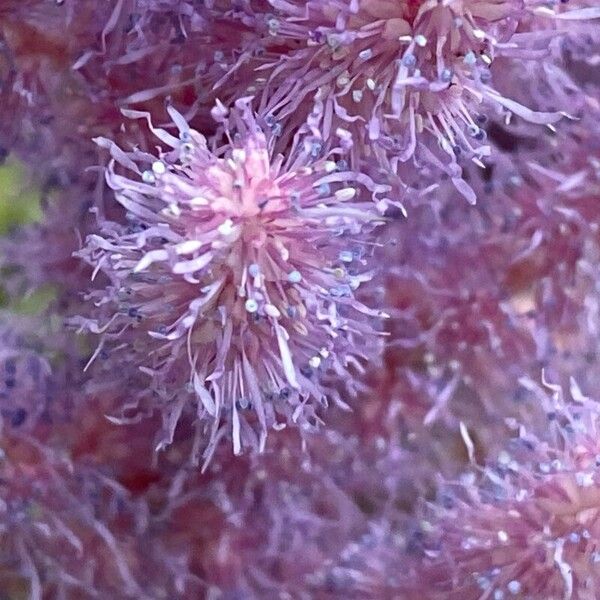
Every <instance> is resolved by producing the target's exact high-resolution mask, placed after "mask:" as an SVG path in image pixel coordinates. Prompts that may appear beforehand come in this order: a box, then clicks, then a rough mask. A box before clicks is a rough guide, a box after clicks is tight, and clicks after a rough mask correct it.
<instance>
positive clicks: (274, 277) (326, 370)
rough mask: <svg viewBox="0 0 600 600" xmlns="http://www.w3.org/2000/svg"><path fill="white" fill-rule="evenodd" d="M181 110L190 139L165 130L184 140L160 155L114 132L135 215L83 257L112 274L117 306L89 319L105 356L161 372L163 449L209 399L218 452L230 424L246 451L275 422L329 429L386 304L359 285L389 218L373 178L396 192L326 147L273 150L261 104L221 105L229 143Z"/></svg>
mask: <svg viewBox="0 0 600 600" xmlns="http://www.w3.org/2000/svg"><path fill="white" fill-rule="evenodd" d="M169 110H170V114H171V116H172V118H173V120H174V122H175V123H176V124H177V127H178V129H179V137H174V136H173V135H171V134H170V133H168V132H167V131H166V130H163V129H155V128H153V127H152V125H150V126H151V128H152V129H153V131H154V133H155V134H156V135H157V136H158V137H159V138H160V140H161V141H162V142H163V144H165V145H166V146H168V147H169V149H168V151H163V152H160V153H159V155H158V156H157V157H154V156H151V155H149V154H145V153H141V152H134V153H129V154H127V153H125V152H123V151H122V150H120V149H119V148H118V147H117V146H116V145H114V144H112V143H111V142H108V141H107V140H103V139H100V140H98V143H100V144H101V145H104V146H107V147H109V148H110V150H111V154H112V157H113V160H112V161H111V163H110V166H109V168H108V171H107V176H106V177H107V181H108V184H109V185H110V187H111V188H112V189H113V190H114V191H115V194H116V198H117V200H118V201H119V202H120V204H121V205H122V206H123V207H124V208H125V209H126V210H127V216H128V219H129V221H130V224H129V225H127V226H122V225H119V224H117V223H113V222H105V223H103V224H102V235H92V236H90V237H89V239H88V241H87V245H86V247H85V249H84V250H83V251H82V252H81V255H82V256H83V257H84V258H85V259H86V260H87V261H89V262H90V264H92V265H93V266H94V268H95V272H98V271H102V272H103V273H105V274H106V275H107V276H108V279H109V281H110V283H109V285H108V286H107V287H106V289H105V290H103V291H100V292H93V293H92V294H91V298H92V299H93V300H94V302H95V303H96V305H97V306H98V307H99V311H100V312H101V313H102V315H101V316H99V318H98V319H96V320H94V321H89V320H86V319H80V320H79V323H81V324H82V325H83V326H84V327H87V328H89V329H91V330H92V331H94V332H96V333H99V334H101V336H102V338H101V340H102V341H101V343H100V347H99V348H98V351H97V352H96V354H95V356H100V355H103V356H106V355H107V353H110V354H111V359H112V360H111V363H110V364H112V365H113V366H114V365H120V364H124V363H129V364H133V365H135V366H136V367H139V369H140V370H141V371H142V372H143V373H145V374H146V375H147V376H148V377H149V379H150V385H149V387H148V388H147V390H148V392H149V393H151V394H154V396H155V398H158V399H159V401H160V402H161V403H162V408H163V411H164V415H165V427H166V433H165V435H164V436H163V438H162V439H161V440H160V442H159V447H163V446H164V445H165V444H167V443H169V442H170V440H171V439H172V436H173V431H174V428H175V425H176V423H177V421H178V419H179V416H180V415H181V413H182V412H183V411H184V409H185V407H187V406H189V405H190V403H191V402H194V403H195V404H196V405H197V408H196V409H195V410H196V412H197V417H198V420H199V421H200V423H201V424H202V428H200V429H203V430H204V431H205V432H206V430H208V436H209V437H210V440H211V443H210V444H209V446H208V448H207V450H206V453H205V456H206V457H207V458H208V457H209V456H210V454H211V453H212V451H213V449H214V444H215V442H216V441H217V439H218V438H220V437H222V436H223V435H224V434H226V433H227V434H228V435H231V436H232V438H233V448H234V451H235V453H240V452H241V451H242V448H243V447H244V446H246V445H248V444H251V445H253V446H257V447H258V448H260V449H262V448H263V447H264V443H265V438H266V434H267V430H268V429H269V428H275V429H279V428H282V427H284V426H285V424H286V423H292V422H293V423H300V424H301V425H302V426H305V427H310V426H314V425H316V424H317V422H318V420H319V419H318V416H317V414H316V412H315V408H316V406H317V405H320V404H326V402H327V398H328V397H329V398H332V399H334V400H335V401H336V402H339V403H342V400H341V398H340V397H339V395H338V392H337V391H336V389H335V388H334V387H333V385H329V382H328V379H330V378H331V376H332V375H336V376H337V377H339V378H342V379H344V380H349V379H350V375H349V372H353V373H356V372H359V371H360V370H361V360H366V359H368V358H369V356H370V355H371V349H370V347H369V346H370V345H369V344H367V345H366V346H365V341H364V340H365V339H367V340H368V339H370V338H371V336H372V335H373V330H372V327H371V324H370V323H369V318H370V317H380V316H383V313H380V312H378V311H374V310H370V309H368V308H367V307H366V306H364V305H363V304H361V303H360V302H359V301H358V300H356V299H355V297H354V292H355V290H357V288H358V287H359V286H360V285H361V284H362V283H363V282H365V281H367V280H368V279H369V278H370V275H369V274H368V273H367V272H365V271H364V268H363V267H364V265H365V263H366V257H367V254H368V246H367V245H366V244H365V239H366V238H365V237H364V235H363V234H364V233H365V232H368V231H369V230H370V229H371V228H373V227H374V226H375V225H377V224H378V223H379V222H380V221H381V218H380V217H379V215H378V213H377V211H376V208H375V207H376V204H375V203H373V202H371V200H370V199H367V201H366V202H365V201H364V198H363V196H364V192H365V190H364V188H365V186H367V187H370V188H371V190H372V191H373V192H374V193H377V192H379V191H382V190H381V189H380V188H378V187H377V186H375V185H373V184H372V182H371V181H370V180H369V179H368V178H366V177H363V176H360V175H357V174H356V173H354V172H351V171H348V170H346V169H345V168H344V166H343V163H342V162H340V161H338V162H337V163H336V162H335V161H334V160H333V159H331V157H329V158H327V157H325V158H319V157H318V156H315V154H314V152H313V148H312V147H311V146H310V144H309V145H306V146H303V145H301V144H300V145H299V146H298V147H296V148H295V149H293V150H292V151H291V152H290V154H289V156H288V158H287V159H285V158H283V157H281V156H273V155H272V152H271V146H272V144H271V141H270V139H269V138H268V137H267V136H266V135H265V133H264V132H263V130H262V129H261V128H260V127H259V126H258V124H257V122H256V121H255V119H254V117H253V116H252V114H251V112H250V111H249V109H248V108H247V104H246V102H245V101H240V102H238V103H237V104H236V107H235V108H234V109H233V110H232V111H231V114H229V116H227V114H228V111H227V110H226V109H225V108H224V107H222V106H221V105H218V106H217V108H216V109H215V111H214V114H215V115H216V116H217V117H218V118H219V120H221V121H222V127H223V131H224V136H225V143H224V145H219V143H220V142H218V141H215V143H214V149H210V148H209V145H208V142H207V140H206V138H205V137H204V136H202V135H201V134H200V133H198V132H197V131H194V130H192V129H190V128H189V126H188V125H187V123H186V122H185V120H184V119H183V117H182V116H181V115H180V114H179V113H177V112H176V111H175V110H174V109H172V108H170V109H169ZM127 114H128V115H129V116H132V117H147V118H148V119H149V117H148V115H147V114H145V113H139V112H131V111H129V112H127ZM121 167H125V168H127V169H129V170H130V171H133V172H134V173H135V178H129V177H126V176H125V175H122V174H120V172H119V171H120V168H121ZM144 387H145V386H144ZM145 393H146V390H145V389H144V390H142V392H141V394H142V395H144V394H145ZM225 423H226V426H225V427H224V424H225ZM199 435H200V434H199Z"/></svg>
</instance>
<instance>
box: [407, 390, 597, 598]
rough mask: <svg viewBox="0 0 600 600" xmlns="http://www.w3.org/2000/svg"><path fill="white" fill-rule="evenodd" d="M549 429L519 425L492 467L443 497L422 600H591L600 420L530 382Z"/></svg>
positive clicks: (577, 397)
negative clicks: (470, 599) (510, 599)
mask: <svg viewBox="0 0 600 600" xmlns="http://www.w3.org/2000/svg"><path fill="white" fill-rule="evenodd" d="M523 385H525V386H527V387H528V389H529V390H530V391H531V392H532V393H534V394H535V395H536V396H537V398H538V401H539V402H540V404H541V405H542V406H543V407H544V409H545V410H546V414H547V420H546V423H541V422H540V423H539V424H532V425H531V426H530V427H528V426H526V425H521V426H519V427H518V429H516V431H515V432H516V437H515V438H514V439H513V440H511V444H509V445H508V446H507V448H506V450H505V451H503V452H502V453H501V454H500V455H499V458H498V460H497V461H495V462H493V463H491V464H489V465H488V466H486V467H485V469H483V471H482V472H481V473H480V474H479V475H472V474H471V475H466V476H464V477H462V478H461V481H460V482H459V483H457V484H454V485H451V486H449V488H448V489H447V490H446V491H445V496H444V497H445V501H444V503H443V505H439V506H437V507H435V508H434V510H433V515H432V518H431V519H426V520H425V521H424V522H423V525H422V529H423V531H424V532H426V536H425V537H426V538H427V540H428V541H427V542H426V543H424V545H423V549H424V558H423V565H422V569H423V571H421V572H420V573H419V575H418V577H419V578H422V582H425V581H427V582H428V583H429V584H430V587H429V589H428V590H424V591H423V596H422V597H425V598H480V597H486V598H494V599H506V598H511V597H517V598H548V599H552V600H559V599H563V598H569V599H572V600H586V599H591V598H593V597H594V596H595V595H596V590H597V585H598V582H597V580H598V569H597V562H598V561H599V560H600V554H599V552H598V546H599V544H600V530H599V527H598V511H599V510H600V481H599V479H598V474H597V470H598V469H597V465H598V460H599V456H600V454H599V451H600V447H599V444H598V425H599V413H598V407H597V405H596V404H595V403H594V402H592V401H590V400H588V399H587V398H584V397H582V395H581V392H580V391H579V389H578V386H577V385H576V384H575V383H574V382H572V384H571V396H572V399H571V403H570V404H567V403H565V401H564V399H563V395H562V393H561V392H560V389H559V388H558V387H557V386H552V385H551V386H550V389H551V390H552V396H551V397H549V396H548V395H547V391H546V390H543V389H542V388H540V387H539V386H537V385H536V384H535V383H534V382H532V381H530V380H529V381H523Z"/></svg>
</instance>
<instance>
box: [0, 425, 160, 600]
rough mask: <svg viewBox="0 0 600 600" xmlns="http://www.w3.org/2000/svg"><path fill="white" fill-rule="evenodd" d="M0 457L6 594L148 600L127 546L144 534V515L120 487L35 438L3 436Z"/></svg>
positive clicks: (0, 575)
mask: <svg viewBox="0 0 600 600" xmlns="http://www.w3.org/2000/svg"><path fill="white" fill-rule="evenodd" d="M1 451H2V456H1V458H0V476H1V482H0V540H1V544H0V547H1V550H0V581H1V582H2V583H0V585H1V587H2V590H3V591H4V592H8V593H10V594H14V595H15V596H17V597H18V596H20V595H26V596H27V597H29V598H32V599H35V600H40V599H41V598H42V597H45V596H46V595H48V594H51V595H54V596H58V597H65V598H97V597H106V595H107V594H110V595H111V596H113V597H115V598H150V597H153V596H151V595H149V594H147V593H146V592H144V590H143V588H142V586H141V585H140V584H139V583H138V582H137V581H136V579H135V578H134V576H133V574H132V566H133V564H134V563H132V562H131V561H130V558H131V556H130V554H131V551H132V550H133V548H128V544H129V543H130V542H131V541H132V540H133V537H132V536H133V535H135V534H136V533H138V534H141V533H142V531H143V529H141V526H142V525H143V520H144V512H143V511H141V510H140V507H139V506H134V505H133V504H132V503H131V502H130V500H129V499H128V498H127V494H126V493H125V491H124V490H123V489H122V488H120V486H118V485H117V484H116V483H113V482H111V481H110V479H109V478H107V477H104V476H103V475H102V474H101V473H100V472H95V471H93V470H91V469H87V468H86V467H85V466H79V467H77V468H74V467H73V465H72V464H71V463H70V462H69V461H68V460H67V459H66V458H65V457H61V456H57V455H56V454H55V453H54V452H53V451H52V450H50V449H49V448H48V447H45V446H44V445H43V444H40V443H39V442H37V441H35V440H34V439H30V438H27V437H22V436H11V435H7V434H6V432H3V433H2V439H1ZM136 519H139V522H138V523H137V526H136ZM126 522H127V523H128V525H127V527H129V529H127V527H126V526H125V523H126ZM136 527H137V528H138V529H137V531H136ZM119 528H121V530H122V531H123V530H125V531H127V533H126V535H125V536H124V537H123V536H122V535H121V533H120V532H119Z"/></svg>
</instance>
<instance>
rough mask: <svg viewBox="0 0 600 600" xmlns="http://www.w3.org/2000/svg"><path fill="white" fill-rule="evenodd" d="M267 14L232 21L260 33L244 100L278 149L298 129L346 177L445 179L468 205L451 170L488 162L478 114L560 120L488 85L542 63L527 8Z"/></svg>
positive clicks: (311, 7) (283, 6) (276, 5)
mask: <svg viewBox="0 0 600 600" xmlns="http://www.w3.org/2000/svg"><path fill="white" fill-rule="evenodd" d="M269 4H270V5H271V6H269V8H268V9H265V7H264V6H263V5H262V4H259V5H258V6H256V7H255V6H253V5H252V3H249V7H245V9H244V10H240V11H239V12H240V13H241V14H242V15H243V17H238V18H240V19H243V20H245V22H246V21H248V20H249V18H250V17H249V15H252V16H253V17H254V18H255V19H256V25H255V27H256V28H257V29H260V28H261V27H263V28H264V29H265V34H264V40H265V41H264V44H265V50H266V53H265V55H264V57H260V58H259V59H258V60H257V62H258V64H259V67H258V71H257V72H258V73H259V74H260V79H258V80H257V81H255V82H252V83H251V84H250V88H249V89H250V90H252V93H256V95H257V97H258V98H259V99H260V100H259V110H260V111H261V113H262V114H264V115H266V116H267V117H268V118H269V119H270V120H271V123H272V126H273V127H274V128H277V129H278V130H281V129H283V133H284V135H283V138H282V139H283V140H284V143H287V142H288V140H289V138H290V137H291V136H292V134H293V132H295V131H297V130H298V129H299V128H300V129H305V130H306V131H307V132H310V133H311V134H312V135H313V136H314V143H315V144H327V143H331V142H332V141H333V140H339V142H340V143H342V144H345V145H346V146H347V147H349V148H350V156H351V158H352V161H353V162H352V164H353V166H357V167H358V166H360V167H361V168H362V169H367V168H372V166H373V160H375V163H376V164H379V165H380V167H382V169H383V171H384V172H385V174H386V175H387V176H388V177H389V176H390V175H391V174H398V175H400V176H403V177H404V178H405V180H406V182H407V183H408V184H409V185H419V186H421V185H424V186H426V185H427V184H428V183H431V182H433V181H435V179H436V178H437V177H439V174H440V173H446V174H447V175H449V176H450V177H451V178H452V179H453V181H454V182H455V185H456V186H457V188H458V189H459V190H460V191H461V193H462V194H464V195H465V196H466V197H467V198H468V199H469V200H470V201H474V200H475V195H474V192H473V190H472V189H471V188H470V187H469V186H468V185H466V184H465V182H464V180H463V179H462V178H461V163H463V162H464V160H465V159H468V160H472V161H475V162H476V163H477V164H480V165H481V164H482V163H481V160H482V159H483V158H485V157H487V156H488V155H489V154H490V146H489V145H488V144H487V143H486V141H485V140H486V133H485V131H484V129H482V127H481V126H480V125H481V122H482V121H481V120H480V118H481V116H482V114H483V113H485V112H489V111H490V110H491V111H492V112H494V111H495V112H506V113H514V114H516V115H518V116H520V117H523V118H524V119H527V120H529V121H532V122H534V123H538V124H542V123H545V124H551V123H555V122H556V121H558V120H559V119H560V118H561V113H560V110H561V109H562V110H566V109H567V108H568V107H566V106H563V107H560V108H557V109H556V110H554V111H550V112H541V113H536V112H534V111H532V110H530V109H529V108H526V107H525V106H523V105H521V104H519V103H518V102H515V101H513V100H511V99H510V98H509V97H505V96H503V95H502V94H500V93H499V92H498V91H497V90H496V89H495V88H494V87H493V85H492V76H491V72H490V65H491V64H492V63H493V61H494V60H495V58H496V57H501V56H503V55H506V56H510V57H512V58H517V59H524V60H527V59H531V58H536V59H539V58H540V57H541V56H542V55H541V53H540V49H539V48H538V44H537V39H538V37H537V36H536V35H535V34H534V33H531V34H529V33H528V32H527V29H528V26H529V23H530V21H531V20H532V19H533V18H534V17H533V16H534V15H535V14H537V12H538V7H537V5H536V4H535V3H526V2H520V1H504V0H499V1H490V2H478V1H465V2H444V3H439V2H436V1H433V0H431V1H424V2H410V1H408V2H397V3H395V2H388V1H383V0H368V1H359V0H352V1H350V0H344V1H341V2H336V3H335V4H333V5H324V4H323V3H321V2H316V1H315V2H278V1H276V0H273V1H271V2H269ZM578 6H579V5H578ZM582 6H584V8H579V9H578V8H577V7H575V8H574V9H573V10H572V12H570V13H567V14H568V15H569V18H571V19H584V18H585V19H589V18H593V17H598V16H600V15H599V13H598V11H597V9H594V8H585V4H583V5H582ZM553 11H554V12H553ZM547 13H550V14H547ZM235 14H236V13H234V15H235ZM552 15H554V16H555V17H556V16H557V17H558V18H562V17H565V16H566V14H565V13H563V12H562V9H561V8H558V7H554V8H553V9H552V10H548V9H546V11H545V12H544V16H543V17H540V18H543V19H545V20H549V21H551V17H552ZM520 26H522V27H523V28H524V30H525V31H524V32H520V31H519V27H520ZM546 39H547V38H546ZM246 62H248V61H246ZM250 64H253V63H252V62H251V61H250ZM225 81H226V82H228V81H229V80H227V79H226V80H225ZM234 82H235V83H232V84H233V85H236V86H239V85H240V83H241V82H238V81H235V80H234ZM257 90H258V91H257ZM484 116H485V115H484ZM432 141H433V142H435V143H433V144H432V143H431V142H432ZM336 143H337V142H336ZM404 165H408V166H406V167H405V166H404ZM415 167H417V169H416V171H415ZM415 175H416V176H415ZM419 177H420V178H421V181H419V180H418V178H419ZM423 177H425V178H426V179H427V181H425V182H424V181H422V179H423Z"/></svg>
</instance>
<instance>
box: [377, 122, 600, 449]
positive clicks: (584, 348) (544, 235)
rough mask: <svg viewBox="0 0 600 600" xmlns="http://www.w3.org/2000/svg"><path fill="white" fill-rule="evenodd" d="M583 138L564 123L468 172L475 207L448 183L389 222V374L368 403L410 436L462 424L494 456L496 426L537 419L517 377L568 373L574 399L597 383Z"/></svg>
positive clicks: (587, 132) (591, 190)
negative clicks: (379, 404)
mask: <svg viewBox="0 0 600 600" xmlns="http://www.w3.org/2000/svg"><path fill="white" fill-rule="evenodd" d="M592 114H593V113H592ZM595 131H596V129H595V125H594V123H593V122H591V121H588V120H586V122H585V124H583V125H578V124H572V125H571V126H570V127H569V128H568V129H561V130H559V131H558V133H557V134H556V135H554V136H552V137H548V139H546V140H545V146H544V147H545V151H543V150H542V148H541V144H540V147H538V148H537V150H535V151H532V150H527V148H526V147H525V146H521V147H520V148H519V149H518V150H515V151H514V152H513V153H510V154H509V153H506V154H503V155H499V156H497V157H495V158H494V162H493V164H492V165H490V166H489V167H488V170H487V172H484V174H483V177H480V178H475V177H474V176H472V173H471V172H469V174H470V175H471V178H470V183H471V184H472V185H473V187H474V189H476V190H477V191H478V193H480V194H481V202H479V204H478V205H477V206H475V207H471V206H468V205H466V204H465V203H461V202H457V201H456V200H457V198H456V195H457V194H456V192H455V191H452V189H451V188H452V186H451V185H450V184H449V182H447V183H446V184H445V185H440V187H439V188H438V191H437V193H436V194H431V195H430V196H429V197H428V198H423V199H420V200H418V201H416V202H414V203H410V202H407V208H408V211H409V215H410V216H409V218H408V219H406V220H399V221H398V222H397V223H394V224H391V225H389V226H388V229H387V232H386V234H385V237H384V238H383V239H384V244H385V246H386V252H389V254H390V257H391V258H390V262H392V261H393V263H394V264H393V266H391V267H390V268H388V269H386V271H385V273H382V278H383V280H384V283H382V282H381V281H377V283H378V284H379V287H380V288H382V289H385V290H387V299H386V300H385V304H386V306H387V307H388V310H389V312H390V315H391V319H390V320H389V321H388V327H389V333H390V335H389V337H388V338H386V340H387V341H386V352H385V362H386V364H387V366H388V368H387V371H386V374H385V375H383V374H380V375H379V377H377V378H376V379H377V394H378V397H380V398H390V399H394V400H396V401H398V402H399V403H400V404H401V405H402V413H403V414H404V415H405V417H406V419H407V422H408V423H409V425H408V427H409V429H410V430H412V431H414V432H420V433H419V435H421V434H424V435H425V437H426V431H427V429H428V428H430V429H431V430H432V433H431V437H432V443H433V440H435V442H436V443H437V442H438V441H439V436H438V434H437V433H434V431H437V428H438V427H441V428H443V429H446V430H448V429H450V430H454V431H455V432H457V433H458V432H459V427H460V423H461V422H463V423H464V424H465V425H466V426H467V427H468V428H469V430H470V431H471V435H472V436H473V438H474V441H475V445H476V447H477V451H478V452H479V451H481V452H483V453H484V455H488V456H489V455H490V454H491V455H493V454H494V453H495V452H497V451H498V450H500V449H501V448H502V446H503V437H504V435H505V434H506V431H505V425H504V421H505V418H506V417H507V416H512V417H515V418H519V419H520V420H523V421H525V422H526V420H527V419H533V420H536V419H538V417H539V410H538V408H537V401H536V400H535V399H534V398H532V397H531V395H530V394H528V393H527V392H526V391H525V390H523V389H521V388H520V386H519V383H518V381H519V379H520V378H521V377H523V376H528V377H536V376H537V375H538V374H539V372H540V369H541V368H546V370H547V372H548V373H549V374H552V377H553V379H554V380H556V381H559V382H560V383H561V384H563V385H564V384H565V383H568V378H569V375H574V376H576V377H577V379H578V381H579V382H580V385H581V387H582V389H583V390H584V391H585V393H588V394H589V393H593V390H594V389H595V388H596V387H597V385H598V382H599V381H600V369H599V367H600V363H599V362H598V360H597V357H598V343H597V331H598V326H599V325H600V322H599V319H598V308H597V305H598V303H597V298H596V296H597V289H598V282H599V281H600V279H599V277H600V272H599V271H598V267H597V256H598V251H599V242H600V238H599V233H598V232H599V231H600V212H598V207H599V204H598V199H599V198H600V187H599V179H598V157H599V156H600V147H599V146H598V143H597V135H596V133H595ZM528 159H529V160H530V162H527V160H528ZM385 241H387V242H388V243H385ZM423 424H424V425H425V427H423ZM425 446H427V444H425Z"/></svg>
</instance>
